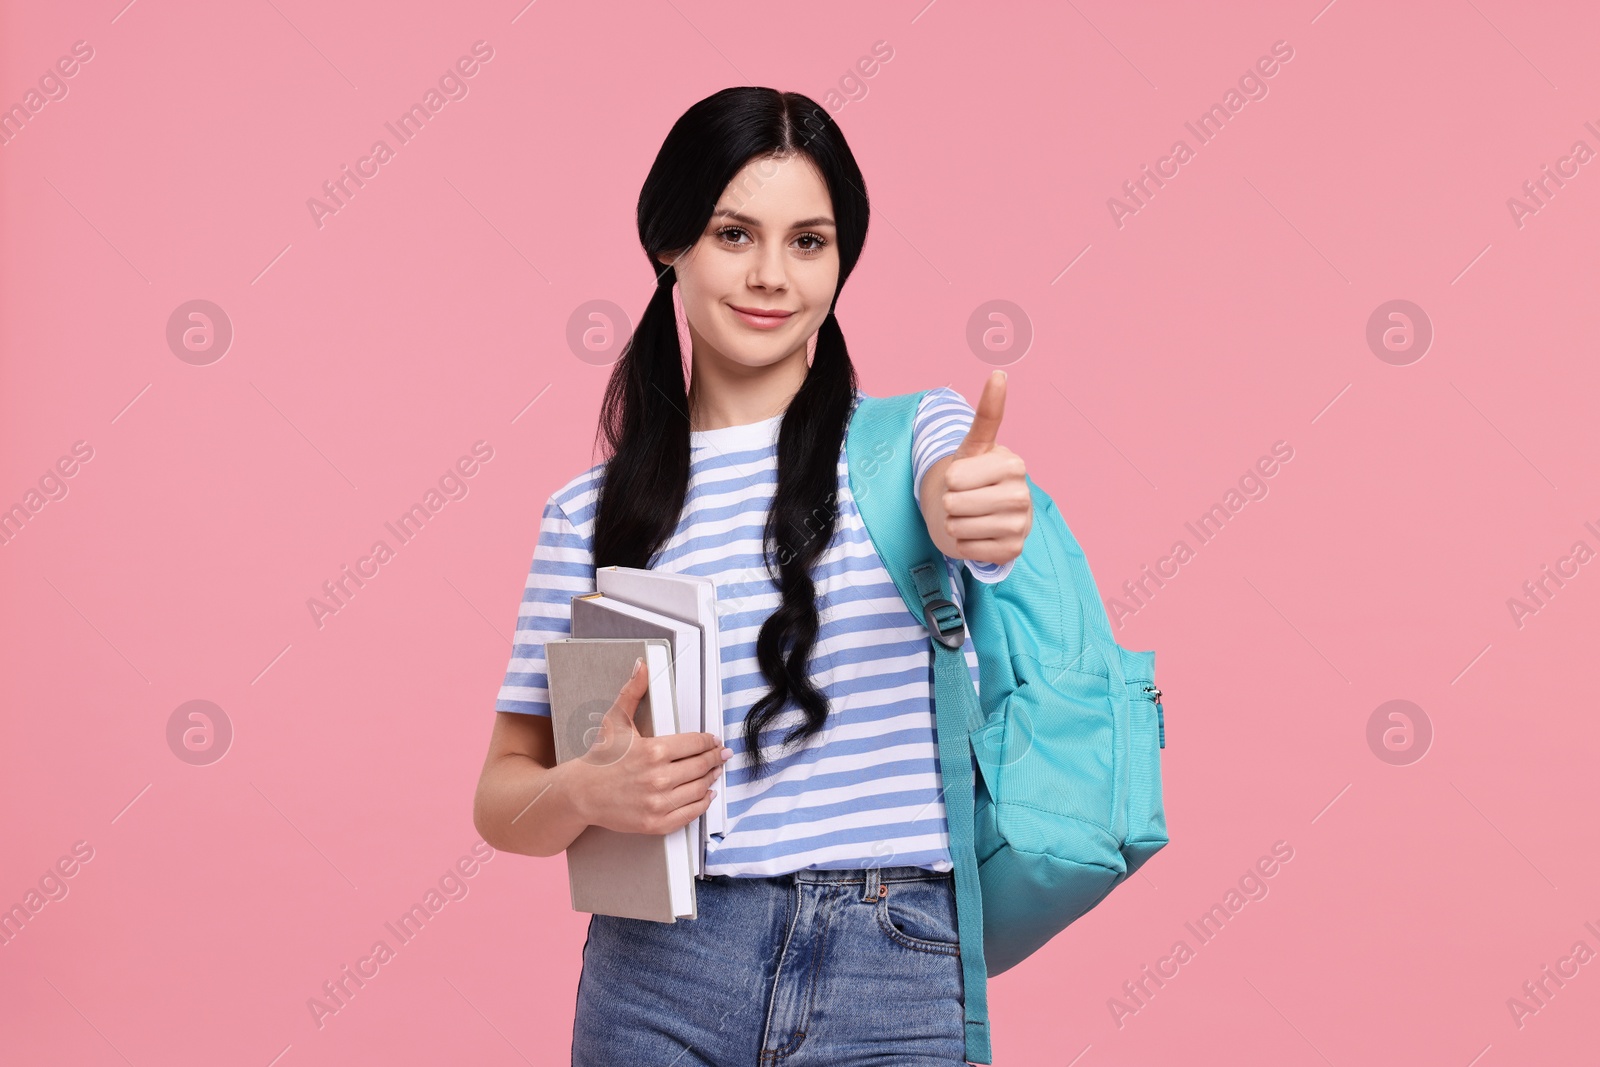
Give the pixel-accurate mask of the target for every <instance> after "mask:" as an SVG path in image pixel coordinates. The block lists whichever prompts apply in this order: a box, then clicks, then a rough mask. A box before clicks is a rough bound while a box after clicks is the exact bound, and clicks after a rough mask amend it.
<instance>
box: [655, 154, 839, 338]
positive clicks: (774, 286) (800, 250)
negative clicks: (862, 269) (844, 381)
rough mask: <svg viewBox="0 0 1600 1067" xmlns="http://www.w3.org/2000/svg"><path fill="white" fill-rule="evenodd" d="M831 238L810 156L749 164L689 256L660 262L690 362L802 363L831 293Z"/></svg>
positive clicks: (835, 277) (829, 213)
mask: <svg viewBox="0 0 1600 1067" xmlns="http://www.w3.org/2000/svg"><path fill="white" fill-rule="evenodd" d="M837 238H838V231H837V228H836V227H835V226H834V223H833V201H832V200H831V198H830V197H829V196H828V187H827V185H826V184H825V183H824V182H823V180H822V175H821V174H820V173H819V172H818V171H817V169H816V165H815V164H813V163H812V162H811V159H810V158H809V157H808V156H805V155H800V154H795V155H791V156H787V157H783V158H782V159H779V158H776V157H770V156H769V157H765V158H761V159H755V160H751V161H750V162H749V163H747V164H746V165H745V166H744V168H743V169H742V170H740V171H739V173H738V174H737V175H735V176H734V179H733V181H731V182H729V183H728V187H727V188H726V189H724V190H723V191H722V196H721V197H720V198H719V199H718V200H717V205H716V208H715V209H714V210H713V212H712V214H711V219H710V221H709V222H707V223H706V229H705V232H704V233H703V234H701V236H700V239H699V240H698V241H696V242H695V243H694V244H693V245H692V246H690V248H689V249H688V251H687V253H686V254H684V255H683V257H682V258H680V259H678V260H676V261H675V262H674V260H673V258H672V256H671V255H670V254H663V255H662V256H661V257H659V258H660V259H661V262H662V263H670V264H672V265H674V266H675V267H676V268H677V275H678V290H679V294H680V296H681V298H682V300H683V310H684V315H685V316H686V317H687V318H688V320H689V332H690V335H691V336H692V337H693V339H694V353H695V356H696V358H700V359H704V358H710V359H714V360H719V361H724V362H726V363H729V364H736V365H740V366H744V367H750V368H759V367H767V366H770V365H772V364H774V363H777V362H780V361H782V360H783V359H785V358H787V357H790V356H793V355H795V353H796V352H799V353H801V357H800V358H802V359H803V358H804V351H805V347H806V342H807V340H808V339H809V338H810V337H811V336H812V335H813V334H815V333H816V332H817V330H818V328H819V327H821V325H822V320H823V319H825V318H827V316H828V306H829V304H831V303H832V302H833V294H834V290H835V289H837V288H838V284H839V250H838V243H837ZM755 312H772V313H773V314H771V315H766V316H763V315H759V314H750V313H755Z"/></svg>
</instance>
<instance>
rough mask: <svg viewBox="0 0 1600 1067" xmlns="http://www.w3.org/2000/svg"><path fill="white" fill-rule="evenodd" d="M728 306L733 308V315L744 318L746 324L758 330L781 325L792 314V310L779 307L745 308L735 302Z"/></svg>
mask: <svg viewBox="0 0 1600 1067" xmlns="http://www.w3.org/2000/svg"><path fill="white" fill-rule="evenodd" d="M728 306H729V307H730V308H732V309H733V313H734V314H735V315H738V316H739V318H740V319H742V320H744V322H745V324H746V325H749V326H754V327H755V328H756V329H758V330H770V329H773V328H775V327H778V326H782V325H783V324H784V323H785V322H788V321H789V316H790V315H793V314H794V312H792V311H784V310H782V309H780V308H747V307H740V306H739V305H737V304H729V305H728Z"/></svg>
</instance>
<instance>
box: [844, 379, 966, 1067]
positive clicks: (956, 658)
mask: <svg viewBox="0 0 1600 1067" xmlns="http://www.w3.org/2000/svg"><path fill="white" fill-rule="evenodd" d="M926 392H927V390H923V391H922V392H916V393H904V394H901V395H899V396H891V397H882V398H878V397H863V398H862V399H861V401H860V402H859V404H858V405H857V406H856V409H855V411H854V412H853V413H852V415H851V419H850V425H849V428H848V430H847V432H846V435H845V450H846V466H847V467H848V469H849V476H850V478H849V480H850V494H851V496H852V497H854V498H855V502H856V509H857V510H858V511H859V512H860V513H861V519H862V522H864V523H865V524H866V527H867V536H868V537H869V538H870V539H871V541H872V545H873V547H874V548H875V549H876V550H877V552H878V556H879V558H880V559H882V561H883V566H884V569H885V570H887V571H888V572H889V577H890V578H892V579H893V580H894V584H895V588H896V589H898V590H899V592H900V597H901V599H902V600H904V601H905V604H906V608H907V610H909V611H910V612H911V614H912V616H913V617H914V618H916V619H917V620H918V621H920V622H921V623H922V624H923V625H924V626H926V627H927V628H928V634H929V638H930V639H931V640H932V642H933V653H934V661H933V674H934V712H935V722H936V726H937V732H938V735H939V772H940V778H941V779H942V782H943V792H944V807H945V816H946V820H947V822H948V824H949V828H950V833H949V838H950V858H951V861H952V863H953V864H954V866H955V872H954V873H955V885H956V927H957V935H958V937H959V939H960V942H961V973H962V980H963V983H964V999H965V1002H966V1005H965V1007H966V1030H965V1033H966V1059H967V1060H969V1061H970V1062H973V1063H990V1062H992V1054H991V1052H990V1043H989V994H988V970H987V966H986V963H985V959H984V950H983V893H982V888H981V886H980V884H979V881H978V857H977V847H976V843H975V841H976V830H975V827H974V818H975V814H976V811H975V808H976V805H977V799H976V789H977V784H976V781H975V774H976V760H975V757H974V755H973V751H972V742H971V735H972V732H973V731H974V730H976V729H977V728H978V727H980V726H981V725H982V724H983V713H982V711H981V710H980V708H979V706H978V694H977V691H976V690H975V689H974V688H973V684H972V674H971V672H970V670H969V668H968V667H967V659H966V655H965V654H964V652H963V648H964V645H965V642H966V634H967V629H966V624H965V622H964V621H963V619H962V616H961V609H960V608H959V607H958V606H956V604H955V603H954V602H953V601H952V600H951V599H950V598H949V595H948V592H947V581H948V578H949V574H948V572H947V571H946V567H945V557H944V554H943V553H942V552H940V551H939V549H938V547H937V546H935V545H934V543H933V539H932V538H931V537H930V536H929V535H928V527H927V523H926V521H925V520H924V519H923V517H922V510H921V509H920V508H919V507H918V506H917V502H916V498H915V497H914V496H913V495H912V478H913V476H914V473H913V462H912V443H913V435H914V432H915V419H916V414H917V408H918V406H919V405H920V404H921V402H922V398H923V396H924V395H925V394H926Z"/></svg>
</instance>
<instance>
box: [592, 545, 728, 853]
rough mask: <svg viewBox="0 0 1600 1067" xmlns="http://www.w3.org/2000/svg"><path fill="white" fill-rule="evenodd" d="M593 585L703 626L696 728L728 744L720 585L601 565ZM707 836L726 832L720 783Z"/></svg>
mask: <svg viewBox="0 0 1600 1067" xmlns="http://www.w3.org/2000/svg"><path fill="white" fill-rule="evenodd" d="M595 587H596V588H597V589H598V590H599V591H600V592H602V593H604V594H606V595H607V596H611V597H616V598H617V599H618V600H625V601H627V602H628V603H630V604H637V605H639V606H640V607H643V608H649V609H650V610H652V611H656V612H660V613H661V614H662V615H667V616H670V617H672V618H674V619H678V620H680V621H682V622H688V623H693V624H694V625H696V626H698V627H699V628H700V648H701V660H700V662H701V670H700V683H701V688H702V689H703V690H704V692H705V696H704V699H703V700H702V702H701V705H700V707H701V710H702V713H703V716H702V718H701V723H700V726H699V727H698V729H700V730H703V731H705V732H706V733H708V734H713V735H714V736H715V737H716V738H717V740H718V741H721V742H722V743H723V744H727V738H728V734H727V728H726V725H725V724H724V722H723V705H722V641H721V636H720V634H719V633H718V628H717V587H716V583H715V582H714V581H713V580H712V579H710V578H707V577H705V576H703V575H698V574H673V573H671V572H668V571H652V570H643V569H641V568H638V567H600V568H598V569H597V570H596V571H595ZM705 824H706V833H708V834H716V835H717V836H719V837H720V836H722V835H723V834H725V833H727V832H728V790H727V788H726V787H725V786H722V785H721V783H720V782H719V788H718V789H717V795H716V796H714V797H712V798H711V807H710V808H708V809H706V815H705Z"/></svg>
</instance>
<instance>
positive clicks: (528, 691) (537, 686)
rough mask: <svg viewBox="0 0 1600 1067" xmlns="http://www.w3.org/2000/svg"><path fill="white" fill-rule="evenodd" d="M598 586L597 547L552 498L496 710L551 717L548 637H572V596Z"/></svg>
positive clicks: (527, 584)
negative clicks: (547, 674)
mask: <svg viewBox="0 0 1600 1067" xmlns="http://www.w3.org/2000/svg"><path fill="white" fill-rule="evenodd" d="M594 590H595V577H594V546H593V545H592V544H590V542H589V539H588V538H586V537H584V536H583V535H582V534H580V533H579V532H578V530H577V528H576V527H574V526H573V525H572V520H571V519H569V518H567V513H566V512H565V511H563V510H562V508H561V505H559V504H557V503H556V502H555V499H554V498H553V497H552V498H551V499H550V500H549V501H548V502H547V503H546V504H545V506H544V517H543V518H542V519H541V520H540V522H539V543H538V545H537V546H536V547H535V548H534V551H533V564H532V565H531V566H530V567H529V568H528V580H527V582H526V583H525V584H524V586H523V589H522V606H521V607H520V608H518V609H517V629H516V634H515V637H514V638H513V641H512V649H511V664H510V665H509V666H508V667H507V668H506V678H505V682H504V684H502V685H501V686H500V694H499V697H498V698H497V699H496V700H495V704H494V710H495V711H514V712H518V713H521V714H524V715H544V716H547V717H548V716H549V714H550V690H549V680H548V678H547V676H546V673H545V671H546V667H545V655H544V645H545V642H546V641H552V640H555V639H557V638H564V637H571V636H572V598H573V597H574V596H577V595H579V594H580V593H592V592H594Z"/></svg>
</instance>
